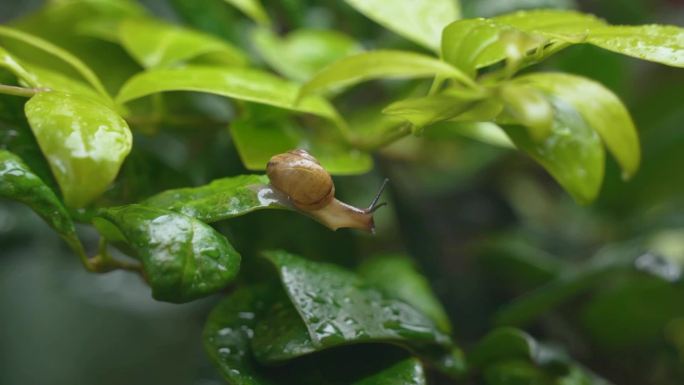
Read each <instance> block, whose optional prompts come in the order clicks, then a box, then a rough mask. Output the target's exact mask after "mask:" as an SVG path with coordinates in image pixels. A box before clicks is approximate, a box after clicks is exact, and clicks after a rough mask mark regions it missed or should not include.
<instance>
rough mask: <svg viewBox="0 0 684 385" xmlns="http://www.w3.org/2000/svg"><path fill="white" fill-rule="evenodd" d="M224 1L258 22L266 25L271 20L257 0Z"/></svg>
mask: <svg viewBox="0 0 684 385" xmlns="http://www.w3.org/2000/svg"><path fill="white" fill-rule="evenodd" d="M225 2H226V3H228V4H230V5H232V6H234V7H235V8H237V9H239V10H240V11H242V13H244V14H245V15H247V16H249V17H250V18H252V20H254V21H256V22H257V23H259V24H263V25H266V26H268V25H270V24H271V20H270V19H269V17H268V14H267V13H266V11H265V10H264V7H262V6H261V3H260V2H259V0H225Z"/></svg>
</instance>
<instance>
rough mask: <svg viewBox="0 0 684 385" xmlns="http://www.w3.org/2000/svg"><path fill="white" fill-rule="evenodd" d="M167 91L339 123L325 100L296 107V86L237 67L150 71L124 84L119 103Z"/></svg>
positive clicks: (307, 99)
mask: <svg viewBox="0 0 684 385" xmlns="http://www.w3.org/2000/svg"><path fill="white" fill-rule="evenodd" d="M168 91H196V92H206V93H210V94H216V95H221V96H225V97H229V98H235V99H239V100H245V101H250V102H255V103H261V104H267V105H270V106H274V107H280V108H284V109H288V110H292V111H297V112H305V113H309V114H313V115H318V116H321V117H324V118H328V119H331V120H335V121H337V120H339V116H338V114H337V112H336V111H335V109H334V108H333V107H332V106H331V105H330V103H328V102H327V101H326V100H325V99H323V98H320V97H317V96H308V97H305V98H303V99H302V100H300V101H299V102H298V103H297V104H296V105H295V101H296V98H297V93H298V92H299V87H298V86H297V85H296V84H294V83H291V82H288V81H286V80H283V79H280V78H278V77H276V76H273V75H271V74H269V73H266V72H263V71H258V70H254V69H247V68H237V67H232V68H228V67H226V68H217V67H201V66H187V67H183V68H173V69H153V70H148V71H145V72H142V73H140V74H139V75H136V76H134V77H133V78H132V79H130V80H129V81H128V82H127V83H126V84H124V86H123V87H122V88H121V91H120V92H119V95H118V96H117V98H116V100H117V101H118V102H119V103H126V102H128V101H131V100H133V99H137V98H141V97H143V96H147V95H150V94H155V93H158V92H168Z"/></svg>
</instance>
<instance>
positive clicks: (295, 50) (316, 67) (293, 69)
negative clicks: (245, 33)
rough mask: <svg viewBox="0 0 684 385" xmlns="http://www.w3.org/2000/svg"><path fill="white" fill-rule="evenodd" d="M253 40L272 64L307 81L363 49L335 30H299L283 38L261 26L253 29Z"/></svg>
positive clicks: (285, 73)
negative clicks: (332, 64) (329, 66)
mask: <svg viewBox="0 0 684 385" xmlns="http://www.w3.org/2000/svg"><path fill="white" fill-rule="evenodd" d="M252 41H253V42H254V45H255V48H256V49H257V51H258V52H259V54H260V55H261V57H262V58H263V59H264V60H265V61H266V63H268V65H269V66H271V67H272V68H273V69H275V70H276V71H277V72H279V73H280V74H282V75H283V76H285V77H287V78H290V79H293V80H297V81H306V80H308V79H310V78H311V77H312V76H313V75H314V74H316V73H317V72H318V71H320V70H321V69H323V68H324V67H325V66H327V65H329V64H331V63H333V62H335V61H336V60H339V59H341V58H343V57H345V56H349V55H352V54H355V53H358V52H359V51H360V50H361V46H360V45H359V44H358V43H357V42H356V41H354V39H352V38H350V37H349V36H347V35H345V34H342V33H340V32H337V31H333V30H314V29H299V30H296V31H293V32H290V33H289V34H288V35H287V36H284V37H282V38H281V37H279V36H277V35H275V34H274V33H273V32H271V31H270V30H268V29H265V28H261V29H257V30H255V31H254V33H253V34H252Z"/></svg>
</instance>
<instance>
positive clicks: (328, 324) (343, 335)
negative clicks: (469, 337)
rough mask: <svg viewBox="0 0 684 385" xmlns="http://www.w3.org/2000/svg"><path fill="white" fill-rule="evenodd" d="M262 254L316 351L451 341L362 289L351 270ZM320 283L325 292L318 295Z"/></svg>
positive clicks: (411, 312)
mask: <svg viewBox="0 0 684 385" xmlns="http://www.w3.org/2000/svg"><path fill="white" fill-rule="evenodd" d="M266 255H267V257H268V259H269V260H270V261H271V262H272V263H273V264H274V265H275V266H276V268H277V270H278V273H279V274H280V278H281V281H282V283H283V287H284V288H285V291H286V292H287V294H288V296H289V297H290V299H291V301H292V303H293V304H294V306H295V307H296V308H297V311H298V312H299V314H300V315H301V317H302V319H303V320H304V323H305V324H306V326H307V329H308V330H309V334H310V336H311V339H312V342H313V344H314V345H315V346H317V347H324V346H334V345H338V344H340V343H342V342H344V341H349V340H364V339H394V340H407V341H414V342H417V343H419V342H423V343H434V344H446V345H447V346H448V345H449V338H448V337H447V336H446V335H444V334H442V333H441V332H439V331H437V330H436V329H435V325H434V323H432V321H430V320H429V319H427V318H426V317H425V316H424V315H423V314H421V313H420V312H418V311H416V310H415V309H413V308H412V307H410V306H408V305H407V304H406V303H404V302H401V301H396V300H391V299H389V298H387V297H385V296H383V295H382V294H381V293H380V292H378V291H377V290H374V289H372V288H368V287H365V286H364V284H363V281H362V280H361V279H360V278H359V277H358V276H356V275H355V274H353V273H351V272H349V271H346V270H344V269H342V268H339V267H337V266H334V265H329V264H323V263H314V262H310V261H307V260H305V259H302V258H299V257H296V256H294V255H292V254H288V253H285V252H280V251H278V252H275V251H274V252H269V253H267V254H266ZM324 283H325V287H327V288H328V289H327V290H325V291H324V292H321V291H320V290H319V289H318V288H320V287H322V286H320V285H323V284H324Z"/></svg>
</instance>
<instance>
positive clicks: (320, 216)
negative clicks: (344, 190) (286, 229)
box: [266, 149, 387, 232]
mask: <svg viewBox="0 0 684 385" xmlns="http://www.w3.org/2000/svg"><path fill="white" fill-rule="evenodd" d="M266 174H267V175H268V178H269V180H270V184H271V186H272V187H273V188H274V189H275V190H277V191H278V192H280V193H281V194H283V195H284V196H286V197H287V199H288V201H289V203H291V204H292V205H293V206H294V207H295V208H297V209H298V210H299V211H301V212H303V213H305V214H307V215H309V216H310V217H312V218H314V219H315V220H317V221H319V222H321V223H322V224H324V225H325V226H327V227H329V228H330V229H332V230H337V229H339V228H343V227H349V228H357V229H361V230H366V231H369V232H374V231H375V224H374V221H373V212H374V211H375V210H377V209H378V208H379V207H381V206H383V205H384V203H381V204H377V202H378V199H379V197H380V195H381V194H382V191H383V189H384V187H385V185H386V183H387V180H385V182H384V183H383V185H382V187H381V188H380V191H379V192H378V194H377V196H376V197H375V199H374V200H373V203H372V204H371V205H370V207H369V208H367V209H365V210H364V209H359V208H356V207H354V206H350V205H348V204H346V203H344V202H340V201H339V200H337V199H336V198H335V184H334V183H333V180H332V178H331V177H330V174H329V173H328V172H327V171H326V170H325V168H323V166H321V164H320V163H319V162H318V160H317V159H316V158H314V157H313V156H311V154H309V153H308V152H306V151H305V150H301V149H297V150H291V151H288V152H285V153H282V154H278V155H274V156H273V157H272V158H271V160H269V162H268V164H267V166H266Z"/></svg>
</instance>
